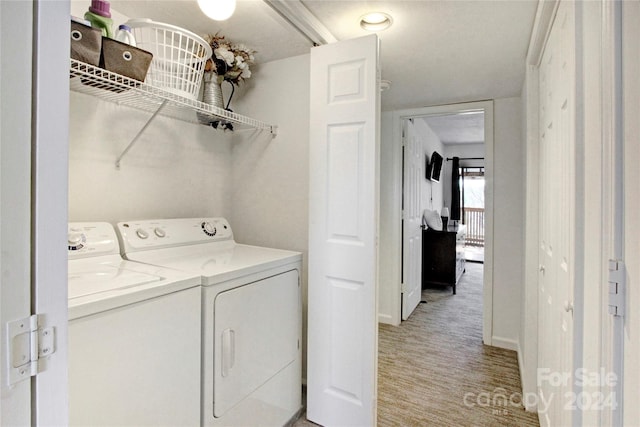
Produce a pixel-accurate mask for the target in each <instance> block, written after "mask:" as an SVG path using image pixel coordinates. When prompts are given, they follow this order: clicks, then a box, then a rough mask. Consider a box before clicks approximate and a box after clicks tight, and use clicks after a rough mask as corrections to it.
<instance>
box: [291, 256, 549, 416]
mask: <svg viewBox="0 0 640 427" xmlns="http://www.w3.org/2000/svg"><path fill="white" fill-rule="evenodd" d="M482 268H483V265H482V264H475V263H468V264H467V272H466V273H465V274H464V275H463V278H462V279H461V281H460V283H459V285H458V293H457V295H452V293H451V287H447V288H436V289H427V290H424V291H423V292H422V299H423V300H426V301H428V303H427V304H420V305H418V308H417V309H416V310H415V312H414V313H413V314H412V315H411V317H410V318H409V320H407V321H406V322H403V323H402V324H401V325H400V326H399V327H394V326H388V325H380V332H379V340H378V342H379V357H378V365H379V370H378V425H379V426H403V427H404V426H425V427H429V426H435V427H440V426H452V427H453V426H460V427H462V426H486V427H490V426H491V427H493V426H518V427H519V426H538V421H537V415H536V414H533V413H528V412H525V411H524V409H523V408H522V406H521V404H520V403H521V394H520V393H521V387H520V376H519V372H518V364H517V360H516V353H515V352H513V351H509V350H502V349H498V348H493V347H487V346H484V345H483V344H482ZM514 303H516V304H519V302H518V301H514ZM314 425H315V424H313V423H311V422H309V421H307V420H306V419H305V418H304V416H303V417H302V418H301V419H300V420H298V421H297V422H296V423H295V426H296V427H303V426H314Z"/></svg>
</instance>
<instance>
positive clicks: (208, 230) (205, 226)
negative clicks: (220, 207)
mask: <svg viewBox="0 0 640 427" xmlns="http://www.w3.org/2000/svg"><path fill="white" fill-rule="evenodd" d="M200 226H201V227H202V231H204V234H206V235H207V236H215V235H216V233H217V232H218V230H216V227H215V226H214V225H213V224H211V223H210V222H207V221H203V222H202V224H200Z"/></svg>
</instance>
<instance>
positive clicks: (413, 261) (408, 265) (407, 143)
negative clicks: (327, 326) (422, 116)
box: [402, 119, 425, 320]
mask: <svg viewBox="0 0 640 427" xmlns="http://www.w3.org/2000/svg"><path fill="white" fill-rule="evenodd" d="M404 124H405V127H404V170H403V172H402V173H403V174H404V186H403V187H404V188H403V192H402V193H403V194H402V197H403V203H402V245H403V251H402V252H403V254H404V255H403V257H402V289H403V291H402V320H407V319H408V318H409V316H410V315H411V313H413V310H415V308H416V307H417V306H418V304H419V303H420V298H421V296H422V280H421V279H422V228H420V224H421V222H422V215H421V213H422V210H421V209H420V202H421V200H420V184H421V183H422V180H423V179H424V164H425V158H424V152H423V150H422V146H421V144H420V140H419V139H418V136H417V135H416V131H415V128H414V125H413V119H410V120H405V123H404Z"/></svg>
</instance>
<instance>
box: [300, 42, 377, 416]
mask: <svg viewBox="0 0 640 427" xmlns="http://www.w3.org/2000/svg"><path fill="white" fill-rule="evenodd" d="M377 81H378V39H377V37H376V36H375V35H373V36H367V37H362V38H359V39H355V40H348V41H344V42H339V43H334V44H331V45H325V46H320V47H316V48H313V49H312V50H311V82H312V87H311V105H310V113H311V129H310V176H309V187H310V188H309V190H310V191H309V194H310V200H309V223H310V225H309V285H308V286H309V290H308V359H307V361H308V368H307V391H308V397H307V418H308V419H309V420H311V421H313V422H316V423H318V424H321V425H325V426H329V425H363V426H371V425H375V419H376V374H377V236H378V212H377V209H378V191H379V177H378V176H379V175H378V174H379V168H378V152H379V136H378V134H379V131H378V121H379V111H380V104H379V96H380V95H379V91H378V82H377Z"/></svg>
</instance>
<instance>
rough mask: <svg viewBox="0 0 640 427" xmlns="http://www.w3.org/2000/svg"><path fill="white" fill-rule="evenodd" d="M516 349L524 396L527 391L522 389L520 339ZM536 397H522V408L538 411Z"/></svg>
mask: <svg viewBox="0 0 640 427" xmlns="http://www.w3.org/2000/svg"><path fill="white" fill-rule="evenodd" d="M517 346H518V349H517V350H516V351H517V352H518V370H519V371H520V384H521V385H522V395H523V396H524V394H525V393H527V391H526V390H525V389H524V380H523V378H524V354H523V352H522V347H520V340H518V342H517ZM537 401H538V400H537V399H523V404H524V409H525V411H527V412H538V405H536V402H537Z"/></svg>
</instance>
